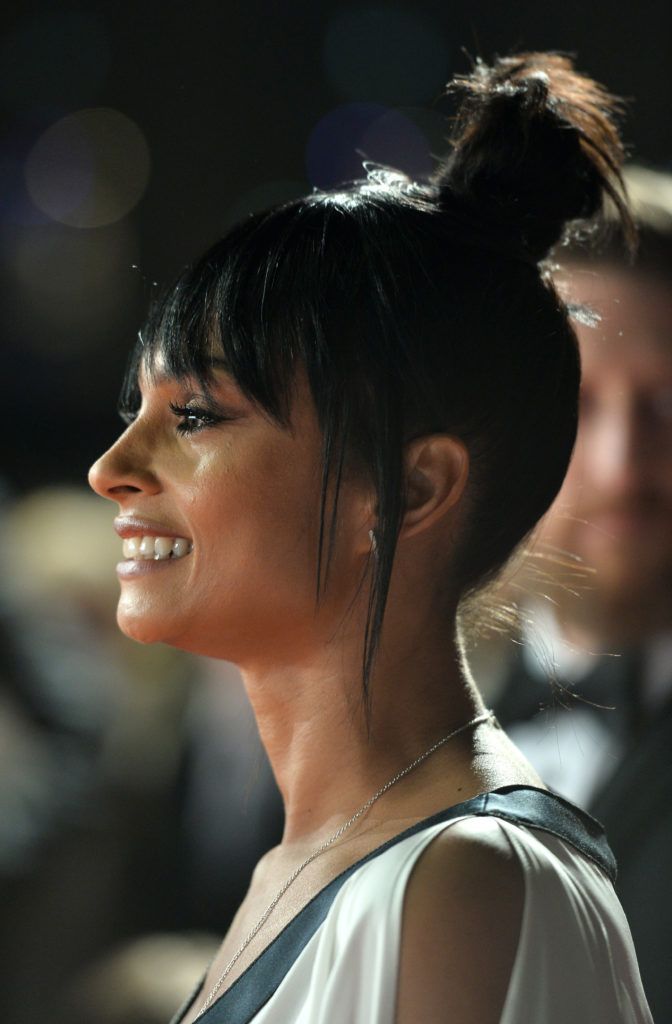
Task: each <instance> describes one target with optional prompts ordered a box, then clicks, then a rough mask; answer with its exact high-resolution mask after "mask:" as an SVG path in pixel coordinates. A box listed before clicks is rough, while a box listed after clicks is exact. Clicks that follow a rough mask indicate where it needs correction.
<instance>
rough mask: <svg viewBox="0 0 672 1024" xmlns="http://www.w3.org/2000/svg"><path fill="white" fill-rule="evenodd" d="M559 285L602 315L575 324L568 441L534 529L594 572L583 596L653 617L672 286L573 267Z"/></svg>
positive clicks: (663, 498) (669, 532)
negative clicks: (547, 506)
mask: <svg viewBox="0 0 672 1024" xmlns="http://www.w3.org/2000/svg"><path fill="white" fill-rule="evenodd" d="M559 286H560V290H561V292H562V294H563V295H564V296H565V297H566V298H571V300H572V301H574V302H579V303H585V304H587V305H588V306H589V307H591V308H592V309H593V310H595V311H596V312H598V313H599V314H600V315H601V317H602V319H601V322H600V323H598V324H597V325H596V326H594V327H589V326H583V325H581V324H579V325H578V328H577V333H578V335H579V343H580V348H581V361H582V385H581V404H580V418H579V432H578V437H577V443H576V448H575V451H574V455H573V458H572V461H571V464H570V468H569V471H568V473H567V476H566V479H565V481H564V485H563V487H562V489H561V491H560V493H559V495H558V497H557V499H556V501H555V502H554V504H553V506H552V508H551V510H550V511H549V513H548V515H547V516H546V518H545V520H544V524H543V528H542V530H541V531H540V534H539V536H540V539H541V540H542V541H544V542H547V543H550V544H552V545H555V546H557V547H559V548H562V549H563V550H566V551H570V552H573V553H575V554H577V555H579V556H580V557H581V558H582V559H583V560H584V561H585V562H586V563H587V564H588V565H589V566H592V567H593V568H594V569H595V570H596V572H595V575H594V577H592V578H591V580H590V588H591V592H589V593H588V594H587V596H585V597H583V599H582V600H583V601H591V600H593V601H594V600H597V601H598V602H601V603H602V605H603V606H604V609H605V610H607V611H608V612H609V613H611V614H613V615H615V616H617V615H618V614H619V609H620V610H621V611H622V613H623V615H624V617H625V618H627V615H628V608H630V609H632V608H635V607H637V608H639V610H640V613H641V615H642V616H643V617H644V620H645V619H646V616H647V613H648V615H649V617H650V618H654V617H655V615H656V614H657V612H658V611H659V610H660V605H661V596H662V595H671V594H672V284H670V285H669V286H668V285H666V284H665V283H662V282H661V281H660V280H657V279H654V278H652V277H645V276H644V275H643V274H640V273H635V272H634V271H628V270H627V269H623V270H619V269H617V268H611V267H607V266H603V267H601V266H595V265H582V264H577V265H575V266H574V267H572V268H571V269H570V270H569V271H568V272H567V273H566V274H565V275H564V277H563V278H562V279H561V280H560V282H559ZM666 603H667V609H668V612H669V607H670V597H669V596H668V597H666ZM613 625H614V627H615V628H616V630H618V628H619V622H618V621H614V623H613Z"/></svg>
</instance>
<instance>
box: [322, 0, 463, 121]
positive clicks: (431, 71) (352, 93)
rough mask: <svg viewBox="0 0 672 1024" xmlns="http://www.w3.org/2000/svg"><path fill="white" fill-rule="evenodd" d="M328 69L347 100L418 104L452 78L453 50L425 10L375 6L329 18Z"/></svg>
mask: <svg viewBox="0 0 672 1024" xmlns="http://www.w3.org/2000/svg"><path fill="white" fill-rule="evenodd" d="M323 56H324V66H325V71H326V73H327V77H328V78H329V80H330V82H331V84H332V85H333V87H334V88H335V89H336V90H337V91H338V92H339V93H340V94H341V95H342V96H344V97H347V98H349V99H354V100H362V101H364V100H366V101H377V102H381V103H386V104H390V105H395V106H396V105H399V104H404V103H409V104H413V103H420V102H423V101H425V100H429V99H433V98H434V97H435V96H436V95H437V94H438V93H440V91H441V89H442V87H443V85H444V84H445V83H446V82H447V80H448V78H449V76H450V50H449V46H448V43H447V40H446V38H445V36H444V34H443V32H442V30H441V26H440V25H439V24H438V23H437V22H435V21H434V20H433V19H432V18H431V16H430V15H429V14H428V13H427V12H423V11H417V10H410V9H408V8H401V7H388V6H385V5H382V4H381V5H375V6H368V7H363V8H347V9H344V10H341V11H339V12H337V13H336V14H335V15H334V16H333V17H332V19H331V21H330V23H329V25H328V27H327V31H326V33H325V37H324V50H323Z"/></svg>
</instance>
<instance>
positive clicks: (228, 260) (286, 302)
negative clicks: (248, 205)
mask: <svg viewBox="0 0 672 1024" xmlns="http://www.w3.org/2000/svg"><path fill="white" fill-rule="evenodd" d="M278 219H279V217H278V213H277V212H276V213H272V214H266V215H262V216H258V217H255V218H251V219H250V220H249V221H246V222H245V223H244V224H241V225H240V226H239V227H237V228H234V229H233V230H232V231H231V232H230V233H229V234H228V235H227V236H226V237H225V238H224V239H222V241H220V242H218V243H217V244H216V245H215V246H214V247H213V248H212V249H211V250H209V252H207V253H206V255H205V256H204V257H203V258H202V259H201V260H199V261H198V262H197V263H195V264H194V265H192V266H190V267H188V268H187V269H186V270H185V271H184V272H183V273H182V274H181V275H180V277H179V278H178V279H177V281H176V282H175V283H174V284H173V285H172V286H171V287H170V288H169V289H168V290H167V291H166V292H165V293H164V295H163V296H162V297H161V298H160V299H159V300H157V301H156V302H155V303H154V305H153V306H152V308H151V309H150V312H149V315H148V317H147V321H146V323H145V326H144V328H143V330H142V331H141V332H140V333H139V335H138V340H137V342H136V345H135V348H134V350H133V352H132V354H131V358H130V360H129V364H128V368H127V372H126V375H125V379H124V384H123V387H122V393H121V396H120V412H121V413H122V415H123V416H125V418H127V419H128V418H132V416H133V415H134V414H135V413H136V412H137V410H138V408H139V405H140V390H139V386H138V377H139V374H140V371H141V370H143V371H144V372H145V373H146V374H147V376H148V378H149V379H150V380H151V378H152V373H153V371H154V370H155V369H156V368H157V366H161V371H162V373H166V374H167V375H168V376H169V377H174V378H175V379H177V380H183V379H185V378H193V379H196V380H198V381H199V383H200V384H201V385H202V386H203V387H205V388H207V386H208V385H210V384H212V382H213V376H214V370H215V368H217V367H221V368H223V369H224V370H225V371H226V372H227V373H228V374H229V375H230V376H231V378H232V379H233V381H234V382H235V384H236V385H237V386H238V387H239V388H240V390H241V392H242V393H243V394H244V395H245V396H246V398H248V399H249V400H251V401H252V402H254V403H255V404H256V405H258V406H259V407H261V408H262V409H263V410H264V411H265V412H266V413H268V414H269V415H270V416H271V417H272V418H273V419H275V420H277V421H278V422H279V423H281V424H282V425H283V426H287V425H288V421H289V408H290V404H291V401H290V399H291V386H292V381H293V378H294V373H295V364H296V359H297V357H299V358H301V357H302V356H303V357H304V359H305V356H306V353H305V351H304V346H303V344H302V340H303V333H302V331H301V330H300V325H301V324H305V323H306V322H307V321H308V322H310V319H311V317H310V315H309V311H308V310H307V309H306V306H307V305H308V304H307V303H306V302H305V300H304V301H301V294H303V295H305V294H306V293H310V289H311V287H312V284H313V283H312V282H311V283H310V284H308V286H307V287H305V284H306V282H305V274H304V273H298V274H297V273H293V274H290V273H288V267H287V262H288V261H287V251H286V250H287V248H288V246H287V244H286V243H285V244H283V241H284V240H283V238H282V235H283V232H282V231H281V230H278V229H279V228H280V225H277V224H276V223H275V222H276V221H277V220H278ZM283 219H290V218H289V215H288V213H286V214H285V217H284V218H283ZM291 262H292V265H293V266H294V267H295V265H296V263H298V262H300V263H303V264H304V266H305V264H308V265H310V262H311V261H310V260H305V259H301V254H297V253H292V260H291ZM292 278H293V284H294V287H293V288H292ZM297 279H298V281H301V280H303V282H304V287H300V288H297V287H296V282H297ZM297 304H298V307H299V308H298V309H297V308H296V306H297ZM311 305H312V303H311Z"/></svg>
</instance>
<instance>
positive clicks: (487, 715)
mask: <svg viewBox="0 0 672 1024" xmlns="http://www.w3.org/2000/svg"><path fill="white" fill-rule="evenodd" d="M493 717H494V715H493V713H492V711H485V712H484V713H483V714H480V715H477V716H476V718H472V719H471V721H469V722H465V723H464V725H460V726H459V727H458V728H457V729H453V731H452V732H449V733H448V735H447V736H443V737H442V739H440V740H437V741H436V743H433V744H432V746H431V747H429V749H428V750H425V752H424V754H420V756H419V757H416V759H415V760H414V761H411V763H410V764H409V765H407V766H406V767H405V768H403V769H402V770H401V771H400V772H397V774H396V775H394V776H393V777H392V778H391V779H389V780H388V781H387V782H386V783H385V785H384V786H381V787H380V789H378V790H376V792H375V793H374V794H373V796H370V797H369V799H368V800H367V801H366V803H365V804H362V806H361V807H360V808H359V809H358V810H356V811H355V813H354V814H353V815H352V817H350V818H348V820H347V821H345V822H344V823H343V824H342V825H339V827H338V828H337V829H336V831H335V832H334V833H333V835H331V836H329V838H328V839H325V840H324V842H323V843H321V844H320V846H318V847H317V848H316V849H315V850H313V852H312V853H310V854H309V855H308V856H307V857H306V859H305V860H304V861H302V862H301V863H300V864H299V866H298V867H296V868H295V869H294V871H292V873H291V875H290V876H289V878H288V879H287V881H286V882H284V883H283V885H282V887H281V888H280V889H279V890H278V892H277V893H276V894H275V896H274V897H273V899H272V900H271V902H270V903H269V905H268V907H267V908H266V910H265V911H264V912H263V914H262V915H261V917H260V918H259V920H258V921H257V923H256V924H255V926H254V928H253V929H252V931H251V932H250V933H249V934H248V935H247V937H246V938H245V939H244V940H243V942H242V944H241V945H240V946H239V948H238V949H237V951H236V952H235V953H234V955H233V956H232V957H231V959H230V960H229V962H228V963H227V965H226V967H225V968H224V970H223V971H222V973H221V974H220V976H219V978H218V979H217V981H216V982H215V984H214V985H213V987H212V989H211V990H210V992H209V994H208V997H207V999H206V1000H205V1002H204V1003H203V1006H202V1008H201V1010H200V1011H199V1013H198V1016H197V1017H196V1018H195V1019H196V1020H198V1019H199V1018H200V1017H202V1016H203V1014H204V1013H205V1011H206V1010H207V1009H208V1007H209V1006H210V1004H211V1003H212V1001H213V999H214V998H215V996H216V995H217V993H218V992H219V990H220V988H221V987H222V985H223V984H224V982H225V980H226V978H227V977H228V976H229V974H230V973H231V971H232V970H233V967H234V966H235V964H236V963H237V962H238V960H239V959H240V957H241V956H242V954H243V953H244V952H245V950H246V949H247V947H248V946H249V944H250V943H251V942H252V940H253V939H254V938H255V936H257V935H258V934H259V932H260V931H261V929H262V928H263V927H264V925H265V924H266V922H267V921H268V919H269V917H270V916H271V914H272V913H273V911H274V910H275V908H276V907H277V905H278V903H279V902H280V900H281V899H282V897H283V896H284V895H285V893H286V892H287V890H288V889H289V887H290V886H291V885H292V884H293V883H294V882H295V881H296V879H297V878H298V877H299V875H300V874H301V872H302V871H304V870H305V868H307V867H308V865H309V864H312V863H313V861H314V860H316V859H317V858H318V857H319V856H321V854H323V853H325V851H326V850H328V849H329V847H330V846H333V844H334V843H335V842H337V841H338V840H339V839H340V838H341V836H342V835H343V833H344V832H347V830H348V829H349V828H351V827H352V826H353V825H354V824H355V822H356V821H357V820H358V819H359V818H361V817H362V815H363V814H366V812H367V811H368V810H369V809H370V808H371V807H372V806H373V805H374V804H375V802H376V800H380V798H381V796H383V794H384V793H387V791H388V789H390V788H391V787H392V786H394V784H395V783H397V782H399V780H400V779H403V778H404V776H405V775H408V773H409V772H412V771H413V769H414V768H417V767H418V765H420V764H422V762H423V761H425V760H426V759H427V758H428V757H429V756H430V755H431V754H433V753H434V751H435V750H438V749H439V747H442V746H443V745H444V743H447V742H448V740H452V739H453V738H454V737H455V736H458V735H459V734H460V733H462V732H466V731H467V729H471V728H474V727H475V726H477V725H481V723H482V722H487V721H488V720H489V719H491V718H493Z"/></svg>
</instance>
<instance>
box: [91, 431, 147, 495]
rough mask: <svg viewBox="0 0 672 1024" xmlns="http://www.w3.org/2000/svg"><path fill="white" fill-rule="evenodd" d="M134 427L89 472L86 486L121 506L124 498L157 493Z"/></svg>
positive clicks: (125, 432)
mask: <svg viewBox="0 0 672 1024" xmlns="http://www.w3.org/2000/svg"><path fill="white" fill-rule="evenodd" d="M132 435H133V425H131V427H129V428H128V429H127V430H126V431H124V433H123V434H122V435H121V437H120V438H119V439H118V440H117V441H116V442H115V443H114V444H113V445H112V447H111V448H108V450H107V451H106V452H105V453H104V454H103V455H101V456H100V458H99V459H97V460H96V462H94V464H93V465H92V466H91V469H90V470H89V486H90V487H91V488H92V489H93V490H94V491H95V492H96V494H99V495H100V496H101V497H102V498H109V499H110V501H116V502H119V503H120V504H123V501H124V498H125V497H127V496H133V495H136V494H156V493H158V491H160V489H161V487H160V484H159V480H158V477H157V475H156V473H155V472H154V470H153V469H152V467H151V460H150V458H149V457H148V453H146V452H144V451H143V449H142V448H141V447H140V445H139V444H137V443H136V442H135V440H134V438H133V436H132Z"/></svg>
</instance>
